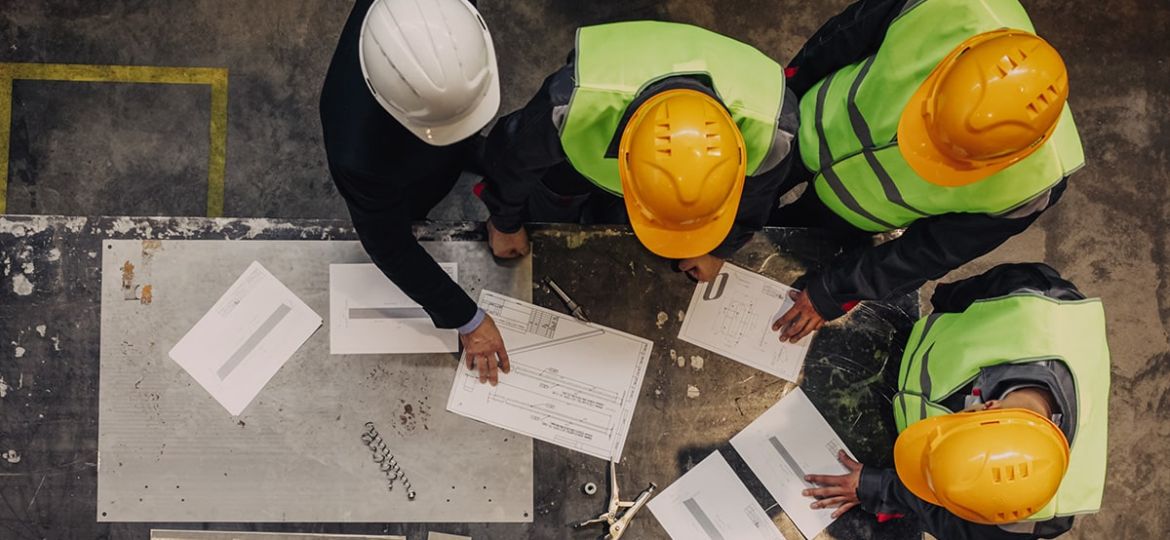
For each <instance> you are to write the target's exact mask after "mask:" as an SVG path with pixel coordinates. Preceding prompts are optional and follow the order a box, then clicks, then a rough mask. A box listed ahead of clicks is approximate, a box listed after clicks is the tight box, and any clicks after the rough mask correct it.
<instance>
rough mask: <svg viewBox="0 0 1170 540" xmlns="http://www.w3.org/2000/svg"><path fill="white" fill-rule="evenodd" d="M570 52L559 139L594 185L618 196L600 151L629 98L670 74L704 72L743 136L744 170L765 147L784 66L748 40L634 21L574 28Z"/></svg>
mask: <svg viewBox="0 0 1170 540" xmlns="http://www.w3.org/2000/svg"><path fill="white" fill-rule="evenodd" d="M576 51H577V53H576V54H577V59H576V70H577V72H576V77H575V83H576V87H575V88H574V89H573V97H572V99H571V100H570V102H569V110H568V112H567V113H566V117H565V122H564V125H563V126H562V128H561V146H562V148H564V150H565V155H566V156H568V158H569V162H570V163H572V164H573V167H574V168H575V169H577V171H578V172H580V173H581V174H583V175H584V176H585V177H586V178H588V179H589V180H590V181H592V182H593V183H594V184H597V185H598V186H599V187H601V188H603V189H605V190H607V191H609V192H611V193H614V194H615V195H619V196H620V195H621V193H622V184H621V178H620V177H619V176H618V164H617V160H616V159H613V158H606V157H605V153H606V150H607V149H608V148H609V146H610V142H611V141H612V140H613V138H614V134H615V132H616V131H617V128H618V124H619V123H620V122H621V119H622V116H623V115H624V114H625V112H626V108H627V107H628V106H629V105H630V102H632V101H633V100H634V98H635V97H637V96H638V94H639V93H640V92H641V91H642V90H643V89H644V88H646V87H647V86H649V85H651V84H653V83H655V82H658V81H660V80H662V79H665V78H668V77H673V76H676V75H703V76H705V77H708V78H709V79H710V81H711V83H712V86H713V89H714V91H715V93H716V95H717V96H719V99H720V100H721V101H722V102H723V104H724V105H725V106H726V107H727V109H728V111H729V112H730V113H731V117H732V119H733V120H735V123H736V125H737V126H739V130H740V133H741V134H742V135H743V140H744V144H745V145H746V147H747V174H748V175H749V176H751V175H753V174H755V172H756V170H757V169H758V168H759V166H760V163H761V162H762V161H763V160H764V157H765V156H767V155H768V152H769V150H771V147H772V141H773V140H774V139H775V134H776V123H777V121H778V120H779V116H780V109H781V106H782V105H783V102H784V71H783V69H782V68H781V67H780V65H779V64H777V63H776V62H774V61H773V60H772V59H770V58H768V57H767V56H765V55H764V54H763V53H761V52H760V51H758V50H756V49H755V48H754V47H752V46H750V45H747V44H745V43H741V42H739V41H736V40H734V39H731V38H729V37H726V36H723V35H720V34H716V33H715V32H711V31H709V30H704V29H702V28H699V27H696V26H691V25H687V24H678V23H667V22H656V21H633V22H622V23H613V24H604V25H599V26H587V27H584V28H580V29H578V30H577V49H576Z"/></svg>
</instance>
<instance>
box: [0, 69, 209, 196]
mask: <svg viewBox="0 0 1170 540" xmlns="http://www.w3.org/2000/svg"><path fill="white" fill-rule="evenodd" d="M16 79H22V80H32V81H69V82H120V83H136V84H206V85H209V86H210V87H211V124H210V126H209V130H208V131H209V133H208V135H209V137H210V144H209V145H208V154H209V156H208V161H207V216H208V217H219V216H222V215H223V190H224V188H223V183H224V168H225V164H226V162H227V161H226V160H227V126H228V123H227V100H228V71H227V69H225V68H198V67H159V66H101V65H88V64H10V63H0V214H3V213H4V212H5V211H6V205H7V194H8V157H9V156H8V143H9V140H10V138H11V130H12V81H13V80H16Z"/></svg>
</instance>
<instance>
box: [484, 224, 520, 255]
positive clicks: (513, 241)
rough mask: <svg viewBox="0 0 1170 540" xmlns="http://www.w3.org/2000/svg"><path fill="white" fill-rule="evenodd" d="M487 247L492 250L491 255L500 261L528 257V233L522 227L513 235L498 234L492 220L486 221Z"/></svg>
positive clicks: (498, 231)
mask: <svg viewBox="0 0 1170 540" xmlns="http://www.w3.org/2000/svg"><path fill="white" fill-rule="evenodd" d="M487 231H488V246H490V247H491V248H492V255H495V256H496V257H499V258H501V259H515V258H516V257H523V256H525V255H528V251H529V248H528V232H527V231H525V230H524V227H520V230H518V231H516V232H514V233H506V232H500V230H499V229H497V228H496V226H495V225H492V220H491V219H488V220H487Z"/></svg>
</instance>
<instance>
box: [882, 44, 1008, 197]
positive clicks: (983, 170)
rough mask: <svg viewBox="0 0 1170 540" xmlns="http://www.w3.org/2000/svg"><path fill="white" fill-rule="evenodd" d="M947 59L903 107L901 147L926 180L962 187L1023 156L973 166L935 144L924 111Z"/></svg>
mask: <svg viewBox="0 0 1170 540" xmlns="http://www.w3.org/2000/svg"><path fill="white" fill-rule="evenodd" d="M949 58H950V57H948V59H949ZM945 62H947V60H943V62H941V63H940V64H939V66H937V67H935V69H934V71H932V72H931V73H930V75H929V76H928V77H927V78H926V80H925V81H923V83H922V84H921V85H919V87H918V90H915V91H914V95H913V96H911V97H910V101H909V102H908V103H906V107H905V108H903V109H902V117H901V118H900V119H899V120H898V150H900V151H901V152H902V158H903V159H905V160H906V163H907V164H908V165H910V168H911V169H914V172H916V173H918V176H921V177H922V179H923V180H926V181H927V182H930V183H932V184H937V185H940V186H947V187H959V186H965V185H967V184H973V183H975V182H978V181H980V180H983V179H984V178H987V177H988V176H991V175H993V174H995V173H997V172H999V171H1002V170H1004V169H1006V168H1008V167H1010V166H1011V165H1012V164H1013V163H1015V162H1017V161H1019V160H1020V159H1021V158H1020V157H1019V156H1014V155H1013V156H1005V158H1004V159H1003V160H999V161H994V162H984V163H981V164H980V165H979V166H977V167H971V166H970V165H969V164H968V163H965V162H960V161H956V160H954V159H952V158H951V157H950V156H948V155H946V154H944V153H943V152H942V150H940V149H939V148H938V146H937V145H935V143H934V141H933V140H932V139H931V138H930V132H929V130H928V127H927V125H926V116H925V115H923V114H922V111H923V110H924V108H925V107H926V104H927V100H929V99H931V89H932V88H934V85H935V84H936V83H937V82H938V79H939V77H941V76H942V73H943V72H945V70H944V69H941V68H942V67H943V66H942V64H943V63H945Z"/></svg>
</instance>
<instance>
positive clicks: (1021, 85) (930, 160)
mask: <svg viewBox="0 0 1170 540" xmlns="http://www.w3.org/2000/svg"><path fill="white" fill-rule="evenodd" d="M1067 99H1068V71H1067V69H1066V68H1065V66H1064V61H1063V60H1062V59H1061V58H1060V53H1058V52H1056V49H1054V48H1053V47H1052V45H1049V44H1048V42H1047V41H1044V40H1043V39H1041V38H1040V37H1039V36H1037V35H1035V34H1032V33H1029V32H1025V31H1023V30H1007V29H1004V30H995V31H992V32H986V33H983V34H979V35H977V36H974V37H972V38H970V39H968V40H967V41H964V42H963V43H961V44H960V45H959V46H958V47H956V48H955V50H954V51H952V52H951V53H950V55H948V56H947V57H946V58H944V59H943V61H942V62H939V64H938V66H936V67H935V68H934V71H932V72H931V73H930V76H928V77H927V78H926V81H925V82H923V83H922V85H921V86H919V87H918V90H917V91H916V92H915V93H914V96H913V97H911V98H910V102H909V103H908V104H907V105H906V108H905V109H903V110H902V118H901V119H900V121H899V122H898V145H899V148H900V149H901V151H902V156H903V157H905V158H906V162H907V163H908V164H909V165H910V167H912V168H913V169H914V170H915V171H916V172H917V173H918V174H919V175H920V176H921V177H922V178H923V179H925V180H926V181H928V182H931V183H934V184H939V185H943V186H963V185H967V184H970V183H973V182H977V181H979V180H982V179H984V178H986V177H988V176H991V175H992V174H994V173H996V172H998V171H1001V170H1003V169H1005V168H1007V167H1009V166H1011V165H1012V164H1013V163H1016V162H1018V161H1020V160H1021V159H1024V158H1026V157H1028V156H1029V155H1030V154H1031V153H1032V152H1035V151H1036V150H1037V149H1039V148H1040V146H1041V145H1043V144H1044V142H1045V141H1047V140H1048V137H1050V136H1051V135H1052V132H1053V131H1054V130H1055V129H1056V124H1057V122H1058V121H1059V120H1060V113H1061V111H1062V110H1063V109H1064V104H1065V101H1066V100H1067Z"/></svg>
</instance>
